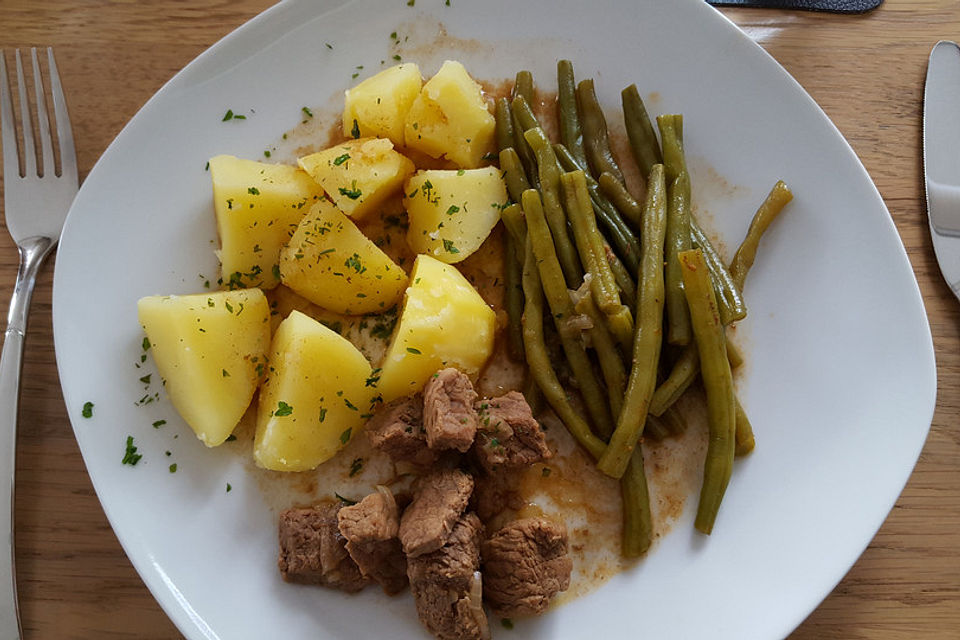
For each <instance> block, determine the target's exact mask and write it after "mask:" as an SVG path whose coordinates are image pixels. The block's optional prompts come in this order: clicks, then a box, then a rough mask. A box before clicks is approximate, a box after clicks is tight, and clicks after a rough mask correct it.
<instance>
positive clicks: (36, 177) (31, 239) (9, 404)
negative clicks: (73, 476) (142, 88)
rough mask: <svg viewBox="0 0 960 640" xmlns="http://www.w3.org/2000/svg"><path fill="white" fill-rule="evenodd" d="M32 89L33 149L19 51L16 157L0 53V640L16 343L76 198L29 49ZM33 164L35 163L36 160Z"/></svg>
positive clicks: (11, 586)
mask: <svg viewBox="0 0 960 640" xmlns="http://www.w3.org/2000/svg"><path fill="white" fill-rule="evenodd" d="M30 56H31V59H32V62H33V85H34V93H35V95H36V106H37V110H36V142H37V143H39V148H37V146H35V142H34V140H35V138H34V126H33V124H32V120H31V117H30V105H29V101H28V97H27V90H26V82H25V78H24V75H23V62H22V61H21V58H20V50H19V49H18V50H16V51H15V52H14V58H15V60H16V71H17V73H16V75H17V94H18V95H19V97H20V119H21V122H20V123H19V125H20V127H19V128H20V130H21V136H22V140H23V145H22V147H21V152H22V155H23V163H22V164H21V163H20V155H21V154H19V153H18V152H17V124H18V123H16V122H14V112H13V100H12V98H11V93H12V92H11V90H10V84H9V81H8V78H7V65H6V53H5V52H4V51H3V50H0V128H2V139H3V187H4V212H5V213H4V216H5V218H6V223H7V230H8V231H9V232H10V235H11V236H12V237H13V241H14V242H16V243H17V248H18V250H19V251H20V269H19V271H18V272H17V283H16V287H15V288H14V290H13V297H12V298H11V299H10V311H9V313H8V315H7V331H6V334H5V335H4V340H3V353H2V355H0V536H6V537H5V538H0V541H3V540H5V541H6V543H7V544H6V548H3V547H4V545H3V544H0V640H7V639H8V638H9V639H12V638H20V636H21V632H20V612H19V609H18V607H17V585H16V578H17V576H16V571H15V567H14V549H13V489H14V471H15V469H16V444H17V409H18V405H19V399H20V371H21V368H22V365H23V343H24V337H25V335H24V334H25V333H26V330H27V314H28V311H29V308H30V298H31V296H32V295H33V285H34V283H35V282H36V278H37V272H38V271H39V270H40V267H41V266H42V265H43V262H44V260H45V259H46V258H47V256H48V255H49V254H50V252H51V250H52V249H53V248H54V247H55V246H56V244H57V241H58V240H59V239H60V232H61V231H62V230H63V221H64V220H65V219H66V217H67V210H68V209H69V208H70V203H71V202H73V198H74V196H76V195H77V190H78V188H79V180H78V178H77V154H76V151H75V150H74V147H73V133H72V132H71V130H70V119H69V117H68V116H67V104H66V102H65V101H64V99H63V89H62V87H61V86H60V77H59V75H58V74H57V65H56V62H54V59H53V49H50V48H48V49H47V61H48V64H49V75H50V89H51V97H52V98H53V114H54V120H55V122H56V127H57V140H58V141H59V151H60V166H61V169H60V175H57V174H56V167H55V160H54V153H53V139H52V137H51V135H50V122H49V119H48V117H47V109H46V100H45V98H44V93H45V91H44V87H43V82H42V76H41V74H40V64H39V62H38V60H37V50H36V49H31V50H30ZM38 152H39V155H40V162H39V163H38V162H37V155H38Z"/></svg>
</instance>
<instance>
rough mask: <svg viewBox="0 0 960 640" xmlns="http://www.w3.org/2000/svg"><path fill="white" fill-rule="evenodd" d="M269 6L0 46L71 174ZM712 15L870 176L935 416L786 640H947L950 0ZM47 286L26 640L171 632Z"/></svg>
mask: <svg viewBox="0 0 960 640" xmlns="http://www.w3.org/2000/svg"><path fill="white" fill-rule="evenodd" d="M457 1H464V0H454V2H457ZM270 4H271V2H270V1H269V0H230V1H229V2H228V1H225V0H192V1H190V2H176V1H173V0H163V1H160V0H156V1H154V2H132V3H131V2H109V1H107V0H82V1H73V0H71V1H67V0H47V1H46V2H42V3H40V2H32V1H30V0H3V1H2V2H0V48H3V49H10V48H12V47H18V46H19V47H24V46H31V45H53V46H55V47H56V50H57V60H58V64H59V67H60V72H61V76H62V78H63V84H64V86H65V90H66V93H67V96H68V101H69V104H70V113H71V116H72V121H73V127H74V135H75V136H76V139H77V143H78V155H79V162H80V168H81V177H82V176H85V175H86V173H87V172H88V171H89V170H90V168H91V167H92V166H93V164H94V162H95V161H96V160H97V158H98V157H99V156H100V154H101V153H103V151H104V149H105V148H106V147H107V145H108V144H109V143H110V142H111V140H113V138H114V136H116V135H117V133H119V131H120V129H121V128H122V127H123V125H124V124H125V123H126V122H127V121H128V120H129V119H130V118H131V117H132V116H133V115H134V114H135V113H136V111H137V110H138V109H139V108H140V106H141V105H142V104H143V103H144V102H145V101H146V100H147V99H148V98H149V97H150V96H151V95H152V94H153V93H154V92H155V91H156V90H157V89H159V88H160V86H161V85H162V84H163V83H164V82H166V81H167V80H168V79H169V78H170V77H171V76H173V75H174V74H175V73H176V72H177V71H178V70H179V69H181V68H182V67H183V66H184V65H185V64H187V63H188V62H189V61H190V60H192V59H193V58H194V57H195V56H197V55H198V54H200V53H201V52H202V51H203V50H204V49H206V48H207V47H208V46H210V45H211V44H213V43H214V42H215V41H216V40H218V39H219V38H221V37H222V36H224V35H225V34H227V33H228V32H230V31H231V30H232V29H234V28H235V27H236V26H238V25H240V24H241V23H243V22H244V21H246V20H247V19H249V18H251V17H253V16H254V15H255V14H257V13H258V12H260V11H261V10H263V9H265V8H266V7H267V6H268V5H270ZM725 13H726V14H727V15H728V16H729V17H730V18H731V19H732V20H734V21H735V22H736V23H737V24H739V25H740V26H741V27H743V28H744V29H745V30H746V31H747V33H748V34H750V36H751V37H753V38H754V39H755V40H756V41H757V42H759V43H760V44H761V45H762V46H763V47H764V48H766V50H767V51H769V52H770V53H771V54H772V55H773V56H774V57H775V58H776V59H777V60H779V61H780V62H781V63H782V64H783V65H784V66H785V67H786V68H787V70H788V71H789V72H790V73H791V74H793V76H794V77H795V78H796V79H797V80H798V81H799V82H800V83H801V84H802V85H803V86H804V87H805V88H806V89H807V91H809V92H810V94H811V95H812V96H813V98H814V99H815V100H816V101H817V102H818V103H819V104H820V105H821V106H822V107H823V108H824V110H825V111H826V112H827V114H828V115H829V116H830V117H831V118H832V119H833V121H834V122H835V123H836V125H837V126H838V127H839V129H840V131H841V132H843V134H844V135H845V136H846V138H847V140H849V141H850V143H851V144H852V145H853V148H854V149H855V150H856V152H857V153H858V154H859V156H860V158H861V159H862V160H863V162H864V164H865V165H866V167H867V170H868V171H869V172H870V175H871V176H873V179H874V180H875V181H876V184H877V186H878V187H879V189H880V193H881V194H882V195H883V197H884V200H885V201H886V203H887V206H888V207H889V209H890V212H891V214H892V215H893V219H894V221H895V222H896V225H897V228H898V229H899V231H900V235H901V237H902V238H903V242H904V245H905V246H906V248H907V252H908V253H909V256H910V260H911V262H912V263H913V267H914V271H915V273H916V277H917V280H918V281H919V283H920V289H921V291H922V292H923V298H924V302H925V303H926V305H927V312H928V316H929V319H930V324H931V327H932V330H933V338H934V344H935V346H936V353H937V363H938V375H939V397H938V402H937V411H936V414H935V416H934V419H933V426H932V428H931V431H930V436H929V438H928V440H927V443H926V447H925V448H924V450H923V454H922V455H921V457H920V461H919V462H918V464H917V467H916V469H915V471H914V473H913V476H912V477H911V479H910V482H909V484H908V485H907V487H906V489H905V490H904V492H903V495H902V496H901V497H900V499H899V501H898V502H897V504H896V506H895V507H894V509H893V512H892V513H891V514H890V516H889V518H888V519H887V521H886V523H885V524H884V525H883V528H882V529H881V530H880V532H879V533H878V534H877V536H876V538H875V539H874V540H873V542H872V543H871V544H870V547H869V548H868V549H867V551H866V552H865V553H864V554H863V556H862V557H861V558H860V560H859V561H858V562H857V564H856V565H855V566H854V567H853V569H852V570H851V571H850V573H849V574H848V575H847V576H846V577H845V578H844V580H843V581H842V582H841V583H840V584H839V585H838V586H837V588H836V589H835V590H834V591H833V593H832V594H830V596H829V597H828V598H827V599H826V600H825V601H824V602H823V604H822V605H821V606H820V607H819V608H818V609H817V610H816V611H814V613H813V614H812V615H811V616H810V617H809V619H807V620H806V622H804V623H803V625H801V627H800V628H799V629H798V630H797V631H796V632H795V633H794V635H793V636H792V637H793V638H796V639H806V638H845V639H851V638H870V639H878V638H920V637H922V638H957V637H960V469H958V464H960V463H958V460H960V435H958V428H960V355H958V354H960V330H958V329H960V305H958V303H957V301H956V300H955V299H954V298H953V296H952V295H951V293H950V290H949V289H948V288H947V286H946V285H945V284H944V282H943V280H942V278H941V276H940V273H939V271H938V269H937V264H936V260H935V258H934V255H933V250H932V246H931V243H930V237H929V232H928V229H927V219H926V216H925V215H924V194H923V187H922V179H921V156H920V148H921V147H920V119H921V98H922V87H923V79H924V74H925V70H926V60H927V55H928V54H929V51H930V48H931V46H932V45H933V44H934V43H935V42H936V41H937V40H939V39H942V38H947V39H958V38H960V4H958V3H957V2H956V0H887V1H886V3H885V4H884V5H882V6H881V7H880V9H878V10H876V11H874V12H872V13H869V14H866V15H862V16H835V15H826V14H814V13H804V12H789V11H774V10H745V9H738V10H725ZM16 269H17V253H16V249H15V247H14V245H13V244H12V242H11V240H10V238H9V237H8V235H7V234H6V233H5V232H0V300H3V301H5V300H7V299H9V296H10V293H11V289H12V285H13V282H14V277H15V274H16ZM52 279H53V270H52V269H50V268H47V269H45V270H44V272H43V274H42V275H41V277H40V281H39V286H38V290H37V293H36V296H35V298H34V305H33V314H32V316H31V326H30V334H29V335H30V337H29V341H28V344H27V350H26V364H25V366H24V387H23V397H22V402H21V406H22V410H21V417H20V437H19V442H18V448H19V451H18V454H19V455H18V459H17V509H16V519H17V542H18V545H17V576H18V583H19V592H20V606H21V612H22V616H23V624H24V628H25V630H26V637H27V638H28V639H29V638H38V639H40V638H50V639H58V640H59V639H63V638H97V639H104V638H125V637H129V638H134V637H135V638H177V637H179V634H178V633H177V631H176V629H175V628H174V626H173V625H172V624H171V623H170V621H169V620H168V619H167V617H166V616H165V615H164V614H163V612H162V611H161V610H160V608H159V607H158V606H157V604H156V602H155V601H154V600H153V598H152V597H151V595H150V593H149V592H148V591H147V589H146V588H145V587H144V585H143V583H142V582H141V581H140V578H139V577H138V576H137V574H136V573H135V572H134V570H133V568H132V567H131V565H130V563H129V561H128V560H127V558H126V556H125V555H124V553H123V551H122V550H121V548H120V545H119V544H118V543H117V540H116V538H115V537H114V534H113V532H112V530H111V529H110V526H109V524H108V523H107V520H106V518H105V517H104V514H103V511H102V509H101V507H100V503H99V502H98V500H97V497H96V495H95V494H94V491H93V487H92V486H91V484H90V480H89V478H88V477H87V474H86V471H85V469H84V465H83V461H82V459H81V457H80V452H79V450H78V448H77V445H76V442H75V440H74V437H73V433H72V432H71V429H70V425H69V422H68V420H67V414H66V411H65V408H64V405H63V400H62V397H61V394H60V386H59V380H58V377H57V369H56V364H55V360H54V351H53V335H52V328H51V317H50V312H51V302H50V301H51V283H52ZM758 614H759V615H762V612H758Z"/></svg>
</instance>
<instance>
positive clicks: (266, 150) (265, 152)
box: [263, 149, 270, 158]
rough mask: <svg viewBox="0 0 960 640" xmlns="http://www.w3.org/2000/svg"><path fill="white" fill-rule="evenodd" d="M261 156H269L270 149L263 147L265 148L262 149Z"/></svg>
mask: <svg viewBox="0 0 960 640" xmlns="http://www.w3.org/2000/svg"><path fill="white" fill-rule="evenodd" d="M263 157H264V158H269V157H270V150H269V149H265V150H264V151H263Z"/></svg>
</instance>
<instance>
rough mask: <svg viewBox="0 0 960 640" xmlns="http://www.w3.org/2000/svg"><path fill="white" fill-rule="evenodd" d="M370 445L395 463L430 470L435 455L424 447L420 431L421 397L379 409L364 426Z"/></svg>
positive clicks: (421, 428)
mask: <svg viewBox="0 0 960 640" xmlns="http://www.w3.org/2000/svg"><path fill="white" fill-rule="evenodd" d="M366 431H367V437H368V438H370V443H371V444H372V445H373V446H374V447H376V448H377V449H380V450H381V451H383V452H385V453H386V454H387V455H389V456H390V457H391V458H392V459H393V460H394V461H406V462H412V463H414V464H416V465H419V466H423V467H426V466H430V465H431V464H433V463H434V462H435V461H436V459H437V454H436V453H435V452H434V451H432V450H431V449H430V448H429V447H427V439H426V433H425V432H424V428H423V396H421V395H420V394H417V395H414V396H410V397H406V398H399V399H397V400H394V401H393V402H391V403H389V404H387V405H386V406H384V407H382V408H381V409H380V410H379V411H377V413H376V414H375V415H374V416H373V417H372V418H370V421H369V422H367V428H366Z"/></svg>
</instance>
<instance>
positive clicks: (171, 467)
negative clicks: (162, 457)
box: [168, 462, 177, 473]
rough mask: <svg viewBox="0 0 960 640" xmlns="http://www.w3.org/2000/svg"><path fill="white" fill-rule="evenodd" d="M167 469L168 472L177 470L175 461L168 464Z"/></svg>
mask: <svg viewBox="0 0 960 640" xmlns="http://www.w3.org/2000/svg"><path fill="white" fill-rule="evenodd" d="M168 469H170V473H176V472H177V463H176V462H174V463H173V464H172V465H170V466H169V467H168Z"/></svg>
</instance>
